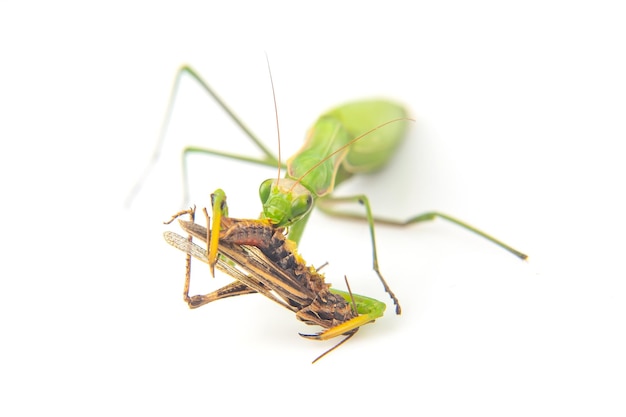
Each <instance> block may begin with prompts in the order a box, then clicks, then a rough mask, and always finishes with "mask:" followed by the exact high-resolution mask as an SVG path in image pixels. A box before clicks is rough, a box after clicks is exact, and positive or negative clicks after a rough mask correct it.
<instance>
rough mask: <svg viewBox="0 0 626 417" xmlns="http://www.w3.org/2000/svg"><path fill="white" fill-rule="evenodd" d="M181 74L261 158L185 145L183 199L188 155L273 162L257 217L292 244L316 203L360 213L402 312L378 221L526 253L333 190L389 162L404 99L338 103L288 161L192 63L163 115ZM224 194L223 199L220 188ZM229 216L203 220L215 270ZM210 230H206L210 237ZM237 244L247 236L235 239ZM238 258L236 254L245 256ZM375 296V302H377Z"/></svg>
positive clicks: (403, 121)
mask: <svg viewBox="0 0 626 417" xmlns="http://www.w3.org/2000/svg"><path fill="white" fill-rule="evenodd" d="M268 66H269V64H268ZM184 74H187V75H189V76H191V77H192V78H193V79H194V80H195V81H196V82H198V83H199V84H200V86H201V87H202V88H203V89H204V90H205V91H206V93H208V94H209V95H210V96H211V97H212V98H213V99H214V100H215V101H216V102H217V103H218V105H219V106H220V107H221V108H222V109H223V110H224V111H225V112H226V114H227V115H228V116H229V117H230V118H231V119H232V120H233V121H234V122H235V123H236V124H237V125H238V126H239V127H240V128H241V129H242V130H243V132H245V134H246V135H247V136H248V137H249V138H250V140H251V141H252V143H254V144H255V146H256V147H257V148H258V149H259V150H260V151H261V152H262V154H263V157H261V158H252V157H249V156H245V155H235V154H232V153H226V152H222V151H219V150H214V149H208V148H201V147H192V146H190V147H186V148H185V149H184V151H183V161H184V178H185V180H184V187H185V191H184V193H185V200H187V193H188V191H187V179H186V178H187V174H186V172H187V168H186V160H187V157H188V155H190V154H194V153H196V154H198V153H199V154H205V155H213V156H218V157H227V158H232V159H236V160H242V161H248V162H252V163H256V164H261V165H266V166H270V167H275V168H278V172H279V174H278V175H277V177H276V178H271V179H267V180H265V181H263V182H262V183H261V185H260V189H259V195H260V199H261V204H262V207H263V211H262V214H261V219H260V220H259V221H261V222H263V223H264V224H268V225H270V226H271V227H273V228H276V229H278V228H280V229H281V230H282V229H285V230H288V239H289V240H290V241H293V242H294V244H295V245H297V244H298V243H299V242H300V239H301V238H302V235H303V232H304V230H305V226H306V224H307V221H308V219H309V217H310V215H311V212H312V210H313V209H314V208H315V207H317V208H318V209H320V210H321V211H323V212H325V213H328V214H330V215H334V216H339V217H343V218H353V219H361V220H365V221H366V222H367V225H368V228H369V233H370V240H371V245H372V259H373V269H374V271H375V272H376V274H377V276H378V278H379V280H380V282H381V283H382V285H383V287H384V289H385V291H386V292H387V293H388V294H389V296H390V297H391V299H392V300H393V302H394V304H395V310H396V314H400V313H401V307H400V303H399V301H398V298H397V297H396V295H395V294H394V293H393V292H392V290H391V288H390V287H389V285H388V284H387V281H386V280H385V278H384V277H383V275H382V273H381V271H380V268H379V265H378V254H377V246H376V236H375V224H376V223H382V224H388V225H397V226H407V225H411V224H415V223H419V222H424V221H428V220H434V219H436V218H440V219H444V220H447V221H448V222H451V223H453V224H456V225H458V226H460V227H462V228H465V229H467V230H468V231H470V232H472V233H475V234H477V235H479V236H482V237H484V238H485V239H487V240H489V241H491V242H493V243H495V244H496V245H498V246H500V247H502V248H503V249H505V250H507V251H509V252H510V253H512V254H514V255H515V256H517V257H518V258H520V259H523V260H524V259H526V258H527V256H526V255H525V254H524V253H522V252H520V251H518V250H516V249H514V248H512V247H511V246H509V245H507V244H505V243H504V242H502V241H500V240H498V239H496V238H494V237H492V236H490V235H488V234H486V233H484V232H483V231H481V230H479V229H477V228H475V227H473V226H471V225H469V224H467V223H465V222H463V221H461V220H458V219H456V218H454V217H451V216H449V215H447V214H444V213H441V212H437V211H432V212H427V213H423V214H419V215H416V216H413V217H411V218H409V219H407V220H405V221H393V220H387V219H379V218H377V217H376V216H374V215H373V212H372V209H371V205H370V202H369V199H368V198H367V196H366V195H364V194H360V195H355V196H351V197H336V196H334V195H333V190H334V189H335V187H337V186H339V185H340V184H341V183H343V182H345V181H347V180H348V179H349V178H351V177H352V176H353V175H356V174H362V173H371V172H374V171H376V170H378V169H380V168H382V167H384V166H385V165H386V164H388V162H389V160H390V158H391V157H392V156H393V155H394V153H395V152H396V151H397V149H398V146H399V144H400V143H401V142H402V140H403V139H404V137H405V134H406V131H407V128H408V125H409V123H411V122H412V119H410V118H409V117H408V112H407V110H406V109H405V108H404V106H402V105H400V104H398V103H395V102H392V101H389V100H382V99H372V100H361V101H355V102H351V103H347V104H344V105H342V106H339V107H336V108H334V109H332V110H330V111H328V112H326V113H324V114H323V115H322V116H320V117H319V118H318V120H317V121H316V122H315V123H314V124H313V126H312V127H311V128H310V130H309V131H308V133H307V135H306V139H305V141H304V144H303V146H302V147H301V148H300V150H299V151H298V152H296V153H295V154H294V155H293V156H291V157H290V158H289V159H288V160H287V162H286V165H285V166H283V165H282V162H281V160H280V157H277V156H275V155H274V154H273V153H272V152H271V151H270V150H269V149H268V148H267V147H266V146H265V145H264V144H263V142H262V141H261V140H260V139H259V138H258V137H257V136H256V135H255V134H254V133H253V132H252V131H251V130H250V129H249V128H248V127H247V126H246V125H245V124H244V122H243V121H242V120H241V119H240V118H239V117H238V116H237V115H236V114H235V113H234V112H233V111H232V110H231V109H230V108H229V106H228V105H227V104H226V103H225V102H224V101H223V100H222V99H221V98H220V97H219V96H218V95H217V93H216V92H215V91H214V90H213V88H212V87H210V86H209V84H208V83H207V82H206V81H204V79H203V78H202V77H201V76H200V75H199V74H198V73H197V72H196V71H195V70H194V69H193V68H191V67H189V66H182V67H181V68H180V69H179V71H178V73H177V76H176V80H175V83H174V87H173V90H172V95H171V98H170V102H169V108H168V114H170V113H171V108H172V106H173V101H174V98H175V95H176V92H177V90H178V85H179V82H180V80H181V78H182V76H183V75H184ZM270 81H271V82H272V89H273V81H272V80H271V72H270ZM274 106H275V111H276V123H277V127H278V113H277V110H276V100H275V99H274ZM279 140H280V134H279ZM283 167H284V168H286V170H285V176H284V177H283V178H280V172H281V168H283ZM137 189H138V188H137V187H136V188H135V190H134V191H133V192H131V198H132V196H133V195H134V194H135V193H136V190H137ZM220 198H222V197H220ZM223 200H224V201H225V195H224V197H223ZM345 203H359V204H360V205H362V207H363V213H362V214H354V213H349V212H344V211H340V210H337V209H336V208H335V207H336V205H338V204H345ZM227 216H228V213H227V211H226V209H225V204H224V205H222V204H221V203H220V201H217V202H215V201H214V203H213V216H212V223H211V225H210V228H209V227H208V226H209V225H207V227H208V228H209V229H210V232H208V233H207V238H206V239H205V240H206V243H207V257H206V262H207V263H208V264H209V265H210V267H211V271H212V272H213V268H214V266H215V265H216V264H217V263H218V253H219V245H220V228H221V227H222V221H223V219H224V218H227ZM208 235H210V238H209V236H208ZM238 244H246V243H241V242H238ZM239 259H240V260H241V259H242V258H239ZM252 292H255V291H252ZM342 295H344V296H345V297H346V299H347V298H348V297H347V295H345V294H342ZM376 302H377V303H380V302H379V301H376ZM367 308H370V310H368V311H369V312H368V313H367V314H369V316H368V320H367V321H365V322H371V321H373V320H374V319H376V318H377V317H379V316H381V315H382V312H383V311H384V309H382V310H381V309H378V310H376V311H379V313H375V314H372V313H371V306H370V307H367ZM367 308H365V309H364V311H363V312H359V314H361V313H364V312H365V311H366V310H367ZM357 312H358V311H357ZM376 314H378V315H376ZM374 316H376V317H374ZM365 322H364V321H360V322H358V323H359V324H358V325H356V327H354V328H341V332H340V333H343V334H346V333H347V332H349V331H351V330H354V329H355V328H358V326H360V325H362V324H364V323H365ZM333 334H334V333H333ZM336 335H338V334H336Z"/></svg>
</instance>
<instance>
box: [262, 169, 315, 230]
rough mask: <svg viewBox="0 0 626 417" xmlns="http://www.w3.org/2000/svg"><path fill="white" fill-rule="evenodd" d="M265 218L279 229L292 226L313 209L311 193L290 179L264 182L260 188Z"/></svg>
mask: <svg viewBox="0 0 626 417" xmlns="http://www.w3.org/2000/svg"><path fill="white" fill-rule="evenodd" d="M259 195H260V196H261V203H262V204H263V216H264V217H265V218H267V219H268V220H269V221H270V222H272V224H274V225H275V226H277V227H283V226H290V225H292V224H293V223H295V222H297V221H298V220H300V219H301V218H302V217H303V216H305V215H306V214H307V213H309V211H311V208H312V207H313V196H312V195H311V192H310V191H309V190H308V189H307V188H306V187H305V186H303V185H302V184H301V183H299V182H297V181H295V180H292V179H290V178H281V179H279V180H276V179H275V178H274V179H269V180H265V181H263V183H262V184H261V187H260V188H259Z"/></svg>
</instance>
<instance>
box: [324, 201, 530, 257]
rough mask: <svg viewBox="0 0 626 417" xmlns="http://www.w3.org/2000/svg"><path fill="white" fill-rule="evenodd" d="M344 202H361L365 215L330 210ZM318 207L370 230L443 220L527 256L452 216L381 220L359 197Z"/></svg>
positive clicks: (509, 250) (427, 215)
mask: <svg viewBox="0 0 626 417" xmlns="http://www.w3.org/2000/svg"><path fill="white" fill-rule="evenodd" d="M346 201H358V202H361V203H362V204H364V205H365V207H366V215H365V216H363V215H359V214H354V213H348V212H344V211H338V210H334V209H333V208H331V207H330V206H331V205H332V204H334V203H342V202H346ZM318 207H319V209H320V210H321V211H323V212H324V213H326V214H328V215H331V216H334V217H340V218H345V219H355V220H367V222H368V223H369V224H370V230H372V229H373V227H374V226H373V224H372V223H373V222H374V223H378V224H385V225H389V226H409V225H412V224H415V223H420V222H424V221H430V220H435V219H436V218H440V219H443V220H446V221H448V222H450V223H453V224H456V225H457V226H460V227H462V228H464V229H465V230H468V231H470V232H472V233H475V234H477V235H478V236H482V237H483V238H485V239H487V240H488V241H490V242H492V243H494V244H496V245H498V246H500V247H501V248H502V249H504V250H506V251H508V252H510V253H511V254H513V255H515V256H517V257H518V258H520V259H522V260H526V259H527V258H528V255H526V254H525V253H523V252H520V251H519V250H517V249H515V248H513V247H512V246H510V245H508V244H506V243H504V242H502V241H501V240H499V239H496V238H495V237H493V236H491V235H489V234H487V233H485V232H483V231H482V230H480V229H478V228H476V227H474V226H472V225H470V224H468V223H465V222H464V221H461V220H459V219H457V218H454V217H452V216H449V215H447V214H444V213H441V212H438V211H430V212H427V213H422V214H419V215H417V216H413V217H411V218H409V219H407V220H404V221H401V220H400V221H398V220H390V219H382V218H379V217H374V216H372V215H371V210H370V209H369V203H368V202H367V197H365V196H363V195H361V196H355V197H348V198H333V197H330V198H325V199H323V200H320V201H319V203H318ZM372 243H374V241H373V240H372ZM374 253H376V249H374Z"/></svg>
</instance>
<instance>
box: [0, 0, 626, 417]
mask: <svg viewBox="0 0 626 417" xmlns="http://www.w3.org/2000/svg"><path fill="white" fill-rule="evenodd" d="M619 3H620V2H608V1H597V0H596V1H593V2H591V1H587V2H584V1H583V2H565V1H563V2H559V1H524V2H516V3H512V2H496V1H478V2H457V1H442V2H436V3H435V2H412V3H408V2H406V3H402V2H397V1H384V2H375V3H371V2H336V1H335V2H326V1H318V2H309V3H302V4H297V5H296V4H295V3H293V2H276V1H264V2H250V3H246V2H243V3H240V2H234V1H232V2H221V1H220V2H207V4H205V5H201V4H196V3H193V2H184V1H179V2H176V3H174V2H172V3H171V5H170V6H162V5H156V4H152V3H147V2H146V3H145V4H143V3H137V2H106V5H104V6H101V7H97V6H93V5H86V3H81V2H76V3H75V4H73V3H71V2H41V4H37V3H36V2H30V3H29V2H9V1H3V2H1V3H0V57H1V58H0V59H1V60H2V65H1V66H0V140H1V142H0V143H1V146H2V148H1V150H0V174H1V179H0V181H1V184H2V188H1V191H2V205H1V207H2V208H1V210H2V213H1V219H2V229H1V230H2V240H3V241H4V245H3V249H2V252H1V253H2V255H1V258H2V261H1V262H0V265H1V266H0V268H1V270H0V274H1V275H0V279H1V282H0V285H1V287H0V323H1V329H2V330H1V333H0V334H1V336H0V337H1V338H2V343H1V345H0V349H1V350H0V367H1V369H0V375H1V376H0V384H1V385H2V386H1V387H0V390H1V392H2V397H3V399H2V401H1V404H2V405H1V406H0V409H1V410H2V412H1V414H2V415H35V414H37V415H41V414H46V415H47V414H52V413H55V412H62V413H64V414H65V415H111V414H113V413H115V414H116V415H153V414H154V413H160V414H162V415H173V414H174V413H185V414H189V413H194V414H195V413H200V414H209V413H211V414H213V415H224V413H225V412H231V413H235V412H236V413H238V414H242V415H243V414H244V413H250V412H254V413H255V414H257V413H265V412H276V413H277V414H287V413H289V414H294V415H315V416H318V415H322V414H323V415H326V414H328V413H332V414H333V415H358V414H363V412H367V413H368V414H372V415H374V414H380V413H385V415H397V414H403V415H407V414H409V413H410V414H413V415H418V414H419V415H426V416H428V415H467V414H470V413H480V414H481V415H494V416H495V415H557V414H558V415H565V414H566V413H567V414H580V415H623V414H624V412H626V407H625V404H624V401H625V400H624V398H623V395H624V392H625V388H626V381H625V378H626V377H625V375H626V360H625V359H624V352H625V351H626V342H625V341H624V336H625V335H624V328H625V326H624V325H625V323H624V319H625V317H626V308H625V307H624V298H625V296H626V291H625V288H626V284H624V282H625V278H626V276H625V275H626V274H624V269H625V268H624V266H623V261H622V259H621V257H622V256H623V253H622V249H623V246H624V245H623V236H624V233H625V232H626V227H625V223H624V217H623V216H624V212H625V210H624V209H625V208H626V204H624V201H623V180H624V178H625V174H626V170H625V169H624V152H623V146H624V140H625V139H626V127H625V125H626V123H624V114H625V113H624V111H625V110H626V101H625V100H626V99H625V97H626V82H625V81H624V80H625V77H624V74H626V63H625V59H624V50H625V45H624V40H625V39H626V29H625V26H624V19H625V16H624V12H623V11H622V10H621V8H620V7H619ZM505 4H506V5H505ZM264 51H266V52H267V54H268V56H269V61H270V64H271V69H272V75H273V78H274V82H275V86H276V100H277V103H278V108H279V117H280V128H281V136H282V148H283V152H284V155H289V154H290V153H292V152H294V151H295V150H297V148H298V146H299V144H300V143H301V141H302V139H303V136H304V133H305V131H306V129H307V128H308V127H309V126H310V124H311V123H312V122H313V121H314V120H315V118H316V117H317V116H318V115H319V114H321V112H322V111H324V110H326V109H328V108H329V107H332V106H334V105H337V104H340V103H341V102H343V101H346V100H351V99H357V98H361V97H368V96H387V97H390V98H394V99H397V100H400V101H402V102H404V103H405V104H406V105H407V106H408V107H409V108H410V109H411V112H412V115H413V116H414V117H415V118H416V120H417V121H416V123H415V124H414V126H413V127H412V130H411V132H410V134H409V137H408V140H407V141H406V143H404V144H403V145H402V148H401V151H400V153H399V154H398V156H397V157H395V158H394V159H393V160H392V162H391V165H390V166H389V168H388V169H386V170H385V171H383V172H381V173H380V174H378V175H375V176H368V177H365V178H359V179H355V180H354V182H351V183H350V184H346V185H345V187H343V186H342V187H340V189H338V190H337V191H338V192H339V193H341V194H345V195H349V194H354V193H357V192H365V193H367V195H368V196H369V197H370V199H371V201H372V204H373V207H374V211H375V212H376V213H379V214H382V215H386V216H390V217H394V218H398V219H404V218H407V217H408V216H410V215H412V214H416V213H420V212H423V211H426V210H441V211H443V212H446V213H449V214H451V215H454V216H457V217H459V218H461V219H463V220H466V221H468V222H469V223H471V224H474V225H476V226H478V227H480V228H482V229H484V230H486V231H488V232H490V233H492V234H494V235H495V236H497V237H499V238H501V239H502V240H504V241H506V242H508V243H510V244H512V245H513V246H515V247H518V248H520V249H521V250H523V251H525V252H527V253H528V254H529V255H530V261H529V262H527V263H524V262H521V261H519V260H517V259H516V258H514V257H512V256H510V255H509V254H507V253H506V252H504V251H502V250H501V249H499V248H497V247H494V246H493V245H491V244H489V243H487V242H485V241H483V240H482V239H480V238H478V237H475V236H472V235H471V234H469V233H467V232H465V231H463V230H460V229H459V228H457V227H454V226H452V225H448V224H446V223H445V222H442V221H436V222H433V223H431V224H421V225H416V226H413V227H410V228H407V229H403V230H395V229H391V228H388V227H379V228H378V229H377V232H378V235H377V237H378V248H379V251H380V264H381V268H382V270H383V272H384V273H385V275H386V277H387V280H388V281H389V283H390V285H391V286H392V288H393V289H394V290H395V292H396V294H397V295H398V297H399V298H400V300H401V302H402V305H403V309H404V310H403V314H402V315H401V316H399V317H397V316H395V315H394V314H393V310H392V308H388V311H387V314H386V315H385V316H384V317H383V318H381V319H380V320H378V321H377V322H376V323H375V324H373V325H368V326H366V327H364V328H363V329H362V330H361V331H360V332H359V334H358V335H357V336H356V337H354V338H353V339H352V340H351V341H350V342H349V343H347V344H346V345H344V346H342V347H341V348H339V349H338V350H337V351H335V352H333V353H332V354H330V355H329V356H328V357H326V358H324V359H323V360H321V361H320V362H319V363H317V364H315V365H311V364H310V361H311V360H312V359H313V358H315V357H316V356H317V355H318V354H320V353H322V352H323V351H324V350H325V349H327V348H328V347H330V346H332V344H333V342H330V343H318V342H312V341H308V340H304V339H302V338H300V337H299V336H298V335H297V332H299V331H311V329H310V328H308V327H307V326H305V325H304V324H302V323H300V322H298V321H296V320H295V318H294V317H293V315H292V314H290V313H288V312H286V311H284V310H283V309H280V308H279V307H277V306H276V305H274V304H273V303H270V302H268V301H267V300H266V299H264V298H263V297H261V296H247V297H239V298H235V299H228V300H224V301H221V302H219V303H215V304H213V305H209V306H206V307H204V308H202V309H199V310H195V311H190V310H188V308H187V306H186V305H185V304H184V303H183V301H182V299H181V293H182V283H183V274H184V267H183V263H184V260H183V259H184V256H183V255H182V254H181V253H178V252H177V251H175V250H174V249H172V248H170V247H169V246H167V245H166V244H165V243H164V242H163V240H162V237H161V234H162V232H163V231H164V230H166V229H167V228H166V227H165V226H163V225H162V224H161V222H162V221H163V220H165V219H167V218H168V217H169V216H170V215H171V214H172V213H174V212H175V211H177V210H178V209H179V208H180V207H181V204H182V202H181V198H182V197H181V178H180V175H181V165H180V150H181V147H182V146H184V145H188V144H195V145H204V146H207V147H214V148H220V149H235V150H237V151H239V152H241V153H246V154H250V155H255V149H254V148H253V147H252V145H251V144H250V143H249V141H246V138H245V137H244V136H243V135H242V134H241V132H240V131H238V130H237V128H236V127H234V126H233V125H232V123H230V122H229V121H228V120H227V118H226V116H225V115H224V113H223V112H221V111H220V110H219V109H218V107H217V106H216V105H215V103H214V102H212V101H211V100H210V99H209V98H208V97H207V96H206V95H205V94H204V93H203V92H202V91H201V90H200V88H199V87H198V86H197V84H195V83H193V82H190V81H189V79H188V78H187V79H184V80H183V83H182V85H181V89H180V92H179V95H178V100H177V101H176V104H175V110H174V116H173V119H172V124H171V128H170V129H169V131H168V136H167V140H166V145H165V148H164V150H163V154H162V156H161V158H160V159H159V160H158V162H157V164H156V166H155V169H154V170H153V171H152V172H151V174H150V176H149V177H148V179H147V180H146V182H145V183H144V186H143V188H142V190H141V192H140V193H139V194H138V195H137V197H136V199H135V200H134V203H133V205H132V207H131V208H130V209H125V208H124V207H123V203H124V199H125V197H126V196H127V194H128V192H129V191H130V189H131V187H132V186H133V183H134V182H135V181H136V180H137V179H138V178H139V176H140V174H141V172H142V170H143V169H144V167H145V166H146V164H147V163H148V160H149V158H150V155H151V153H152V151H153V149H154V146H155V143H156V138H157V137H158V134H159V130H160V127H161V123H162V121H163V118H164V115H165V111H166V107H167V102H168V97H169V94H170V89H171V86H172V83H173V79H174V75H175V73H176V70H177V68H178V67H179V66H180V65H181V64H182V63H189V64H192V65H193V66H194V67H195V68H196V69H197V70H198V71H199V72H200V73H201V74H202V75H203V76H204V77H205V79H206V80H207V81H208V82H209V83H210V84H211V85H212V86H213V87H214V88H215V89H216V90H218V92H219V93H220V94H221V96H222V97H223V98H224V99H225V100H226V101H227V102H228V103H229V104H230V105H231V107H232V108H233V109H234V110H235V111H236V112H237V113H238V114H239V115H240V116H241V118H242V119H243V120H245V121H246V122H247V123H248V125H249V126H250V127H251V128H252V129H253V130H254V131H255V132H257V134H258V135H259V136H261V137H262V138H263V139H264V140H265V143H267V145H268V146H269V147H270V148H272V149H276V132H275V122H274V113H273V103H272V93H271V88H270V83H269V78H268V73H267V66H266V62H265V56H264ZM190 165H191V167H190V169H191V173H192V174H191V175H192V176H193V181H192V183H191V187H192V202H194V203H196V204H197V205H198V206H204V205H208V195H209V193H210V192H211V191H213V190H214V189H216V188H218V187H222V188H224V189H225V190H226V191H227V193H228V195H229V203H230V208H231V215H233V216H238V217H256V216H257V215H258V213H259V210H260V208H259V203H258V201H257V196H256V192H257V188H258V185H259V184H260V182H261V181H262V180H263V179H266V178H269V177H272V176H273V175H275V170H272V169H264V168H260V167H257V166H254V165H249V164H245V163H239V162H234V161H228V160H219V159H217V158H208V157H197V158H193V159H191V161H190ZM169 229H172V230H176V227H175V226H172V227H170V228H169ZM308 229H309V230H307V232H306V233H305V236H304V239H303V241H302V244H301V246H300V250H301V252H302V254H303V255H304V256H305V258H306V259H307V260H308V261H309V262H310V263H312V264H315V265H319V264H321V263H323V262H325V261H328V262H330V265H329V267H328V269H327V270H326V274H327V280H328V281H329V282H333V283H334V284H335V285H336V286H337V287H343V282H342V281H343V275H344V274H347V275H348V277H349V279H350V282H351V286H352V290H353V291H354V292H356V293H359V294H365V295H370V296H372V297H375V298H378V299H380V300H384V301H386V302H388V298H387V297H386V295H385V294H384V292H383V291H382V289H381V288H380V285H379V284H378V282H377V280H376V278H375V276H374V274H373V272H371V268H370V267H371V249H370V245H369V242H368V232H367V229H366V227H365V226H364V225H363V224H360V223H350V222H348V223H346V222H343V221H339V220H333V219H329V218H327V217H325V216H323V215H321V214H316V215H315V216H314V217H313V218H312V219H311V220H310V224H309V227H308ZM195 272H196V274H195V276H194V278H195V279H196V281H195V282H196V283H199V284H197V285H196V286H195V287H194V291H195V292H200V291H208V290H209V289H210V288H215V287H216V286H217V285H219V283H220V282H221V283H224V282H227V280H226V279H225V278H222V279H221V280H220V279H217V280H216V281H210V280H209V278H208V274H207V273H206V271H205V270H204V268H203V267H202V266H201V265H199V264H198V266H196V268H195Z"/></svg>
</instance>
